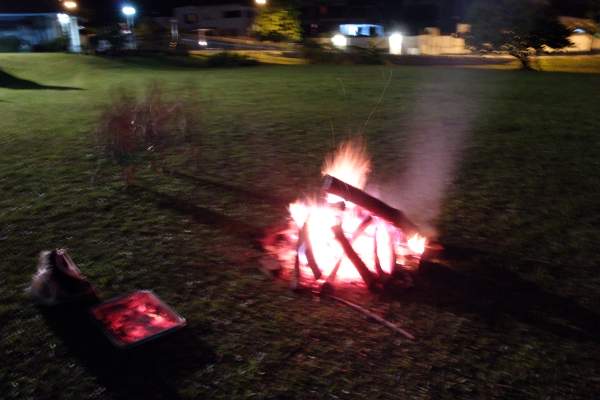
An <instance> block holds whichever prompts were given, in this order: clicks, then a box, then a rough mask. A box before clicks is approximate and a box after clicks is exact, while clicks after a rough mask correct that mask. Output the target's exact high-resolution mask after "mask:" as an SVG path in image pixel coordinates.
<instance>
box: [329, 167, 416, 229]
mask: <svg viewBox="0 0 600 400" xmlns="http://www.w3.org/2000/svg"><path fill="white" fill-rule="evenodd" d="M323 190H324V191H325V192H327V193H330V194H333V195H336V196H338V197H341V198H343V199H344V200H347V201H349V202H352V203H354V204H356V205H357V206H360V207H362V208H364V209H365V210H368V211H370V212H371V213H373V214H375V215H377V216H378V217H380V218H382V219H385V220H386V221H388V222H389V223H391V224H392V225H394V226H396V227H398V228H400V229H402V231H403V232H404V233H405V234H406V235H413V234H415V233H419V228H418V227H417V226H416V225H415V224H414V223H413V222H412V221H410V220H409V219H408V218H407V217H406V215H404V213H403V212H402V211H400V210H398V209H396V208H394V207H391V206H389V205H387V204H385V203H384V202H383V201H381V200H379V199H377V198H375V197H373V196H371V195H370V194H368V193H366V192H364V191H363V190H360V189H359V188H357V187H354V186H352V185H349V184H347V183H346V182H343V181H341V180H339V179H337V178H334V177H333V176H331V175H325V178H324V181H323Z"/></svg>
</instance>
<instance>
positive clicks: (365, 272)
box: [331, 225, 375, 289]
mask: <svg viewBox="0 0 600 400" xmlns="http://www.w3.org/2000/svg"><path fill="white" fill-rule="evenodd" d="M331 229H332V230H333V233H334V235H335V238H336V239H337V241H338V242H339V243H340V245H341V246H342V248H343V249H344V252H345V253H346V257H348V259H349V260H350V261H351V262H352V264H353V265H354V267H356V269H357V271H358V273H359V274H360V276H361V277H362V279H363V281H365V283H366V284H367V286H368V287H369V289H372V288H373V287H374V286H375V277H374V276H373V274H372V273H371V271H370V270H369V268H367V266H366V265H365V263H364V262H363V260H361V258H360V256H359V255H358V254H356V252H355V251H354V248H353V247H352V244H350V242H349V241H348V239H347V238H346V235H344V231H343V230H342V227H341V226H339V225H336V226H334V227H333V228H331Z"/></svg>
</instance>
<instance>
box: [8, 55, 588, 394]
mask: <svg viewBox="0 0 600 400" xmlns="http://www.w3.org/2000/svg"><path fill="white" fill-rule="evenodd" d="M0 66H1V67H2V68H3V69H4V71H5V72H6V73H8V74H10V75H11V76H13V78H14V77H16V78H18V79H11V80H6V79H4V78H3V79H2V80H0V193H2V195H1V196H0V250H1V255H2V256H1V257H0V326H2V333H1V338H0V340H1V341H0V357H1V359H2V363H1V364H0V393H2V397H3V398H7V399H13V398H14V399H22V398H34V399H45V398H48V399H50V398H65V399H71V398H72V399H80V398H99V399H104V398H107V399H112V398H141V397H142V395H141V394H140V393H143V398H152V397H157V398H160V397H161V396H162V397H165V398H166V397H170V398H173V396H174V391H175V392H177V394H178V395H179V396H181V397H182V398H223V399H232V398H260V399H270V398H273V399H274V398H290V399H291V398H306V399H314V398H332V399H336V398H342V399H348V398H353V399H354V398H356V399H359V398H368V399H388V398H423V399H425V398H447V399H456V398H465V399H467V398H469V399H471V398H482V399H484V398H490V399H500V398H511V399H515V398H544V399H545V398H556V399H559V398H560V399H562V398H582V399H587V398H593V397H594V395H595V394H597V393H599V392H600V379H599V378H598V377H599V376H600V346H599V344H598V337H600V335H599V329H598V324H599V322H598V317H597V313H600V278H599V275H598V271H597V266H598V265H599V262H600V256H599V254H598V251H597V249H598V244H599V241H598V237H599V235H598V233H599V228H598V227H599V226H600V220H599V215H600V161H599V160H600V159H599V158H598V154H600V136H599V133H598V132H600V118H598V104H597V103H598V88H599V87H600V75H594V74H571V73H549V72H546V73H524V72H518V71H494V70H475V69H459V68H441V67H421V68H419V67H394V68H390V67H368V66H356V67H352V66H269V67H266V66H261V67H254V68H235V69H223V70H218V69H197V70H196V69H193V68H181V67H176V66H170V65H167V64H164V63H152V64H151V65H144V63H141V62H139V60H137V61H135V60H134V61H129V60H126V59H115V60H110V59H100V58H95V57H89V56H68V55H58V54H44V55H42V54H28V55H15V54H8V55H1V56H0ZM390 72H392V73H393V75H392V79H391V83H390V85H389V87H388V88H387V91H386V93H385V96H384V98H383V101H382V102H381V104H380V105H379V106H378V107H377V112H376V113H375V114H374V115H373V116H372V118H371V119H370V121H369V124H368V126H367V129H366V131H365V135H366V136H367V139H368V142H369V146H370V151H371V153H372V154H373V156H374V160H375V161H374V177H373V180H374V181H377V182H383V183H386V184H393V182H395V179H396V178H397V176H398V175H399V172H400V171H401V170H402V168H403V166H404V165H405V163H406V161H407V159H408V157H409V155H410V154H409V149H408V146H407V145H406V143H407V142H408V140H409V136H410V134H411V133H413V132H414V131H415V130H418V129H419V128H420V127H422V126H427V125H428V124H430V123H432V121H433V122H436V123H440V124H441V126H442V127H444V128H447V129H448V131H449V132H452V131H453V127H455V126H456V125H457V124H461V123H463V122H464V121H469V125H468V127H469V128H468V131H469V135H468V136H467V138H468V140H467V143H466V147H465V152H464V157H463V159H462V162H461V164H460V168H459V170H458V172H457V175H456V177H455V181H454V185H453V186H452V187H451V191H450V192H449V194H448V196H447V197H446V201H445V202H444V205H443V212H442V214H441V216H440V218H439V221H438V222H439V232H440V240H441V241H442V243H444V244H445V245H446V246H447V247H448V249H449V252H448V256H447V257H446V260H445V263H446V264H448V265H449V266H450V269H448V268H446V267H443V266H441V265H434V266H430V267H429V268H427V269H426V271H425V272H424V274H423V277H422V279H421V280H420V281H419V284H418V286H417V287H416V288H415V289H414V290H413V291H410V292H407V293H403V294H402V293H401V294H391V295H387V296H366V297H364V298H363V299H361V300H360V302H361V303H362V304H364V305H365V306H367V307H369V308H371V309H374V310H376V311H377V312H379V313H381V314H382V315H384V316H385V317H386V318H388V319H389V320H391V321H394V322H401V323H402V325H403V327H405V328H406V329H408V330H409V331H411V332H413V333H414V334H415V335H416V336H417V338H418V340H417V341H416V342H408V341H405V340H403V339H402V338H400V337H397V336H394V335H393V334H392V333H391V332H390V331H388V330H387V329H386V328H384V327H382V326H380V325H378V324H374V323H371V322H369V321H365V320H364V319H363V317H362V316H361V315H359V314H357V313H355V312H354V311H352V310H349V309H347V308H345V307H343V306H341V305H339V304H334V303H331V302H330V301H327V300H325V299H324V300H322V301H316V300H314V299H312V298H311V297H310V296H309V295H296V294H293V293H291V292H289V291H288V290H287V288H286V285H285V283H283V282H278V281H275V282H272V281H270V280H268V279H266V278H265V277H264V276H263V275H262V274H261V273H259V272H257V268H256V267H257V265H258V262H257V257H258V256H260V251H259V250H257V249H256V247H254V246H253V243H252V241H251V240H250V238H249V236H248V234H247V233H248V231H250V232H251V233H252V232H261V230H262V229H263V228H265V227H268V226H271V225H273V224H275V223H278V222H281V221H282V219H283V218H285V209H283V207H281V208H274V207H273V206H272V205H270V204H268V203H266V202H264V201H257V200H256V199H254V198H252V197H249V196H247V195H244V194H243V193H241V192H240V191H235V190H231V189H227V188H224V187H222V186H218V185H214V184H210V183H209V182H207V179H206V178H210V179H213V180H215V181H217V182H218V183H219V182H220V183H225V182H226V183H228V184H230V185H233V186H235V187H247V188H250V189H252V190H254V191H258V192H264V193H272V194H273V195H276V196H279V197H282V198H293V197H294V196H296V195H297V194H298V193H304V192H310V191H312V190H314V189H315V188H316V187H317V186H318V184H319V179H320V177H319V172H320V171H319V170H320V164H321V161H322V159H323V157H324V155H325V154H326V153H327V152H328V151H329V150H331V149H332V148H333V146H334V143H335V142H336V141H339V140H341V139H342V138H344V137H346V136H347V135H349V134H351V133H356V132H360V131H361V130H362V127H363V126H364V123H365V121H366V120H367V118H368V116H369V114H370V113H371V110H373V108H374V107H375V106H376V104H377V101H378V99H379V96H380V95H381V93H382V90H383V89H384V88H385V86H386V82H387V80H388V77H389V73H390ZM19 79H20V80H19ZM155 80H157V81H161V82H162V83H163V85H164V87H165V88H166V91H167V93H169V94H170V95H172V96H177V97H182V96H183V97H184V98H189V99H190V100H194V101H195V102H197V103H198V104H199V110H198V111H199V113H200V114H201V118H202V121H203V133H202V147H201V149H200V150H201V155H202V157H201V158H200V159H199V162H198V165H191V162H190V161H189V160H187V159H186V157H185V155H181V154H179V155H175V156H174V157H172V158H171V159H170V162H171V163H172V164H173V166H172V167H173V168H175V169H177V170H182V171H186V172H188V173H190V174H192V175H194V176H196V177H197V178H199V179H198V180H197V181H193V180H182V179H178V178H174V177H168V176H157V175H155V174H153V173H151V172H149V171H142V172H141V173H140V174H139V176H138V178H137V184H136V186H135V187H133V188H129V189H125V188H124V187H123V184H122V181H121V179H120V171H119V169H118V167H117V166H114V165H112V164H109V163H107V162H106V161H105V160H104V161H103V160H101V159H99V158H98V156H97V154H96V152H95V150H94V146H93V140H92V135H91V132H92V130H93V128H94V125H95V120H96V118H97V116H98V115H99V112H100V109H101V107H102V105H104V104H108V103H109V102H110V101H111V92H112V91H114V90H115V88H126V89H127V90H131V91H141V90H143V89H144V87H145V86H146V85H147V84H148V83H149V82H151V81H155ZM23 81H29V83H24V82H23ZM6 82H8V83H6ZM31 82H34V83H36V84H37V86H42V87H41V88H39V87H37V88H34V87H32V86H31V85H32V84H31ZM3 86H7V87H3ZM34 86H35V85H34ZM44 86H46V87H50V88H43V87H44ZM18 87H25V89H18ZM56 87H71V88H80V89H81V90H56V89H57V88H56ZM428 101H429V103H428ZM423 104H429V105H430V106H429V107H423V106H422V105H423ZM457 104H458V105H460V107H458V110H460V111H459V112H456V109H457ZM419 105H421V106H419ZM449 110H453V111H452V112H449ZM422 156H423V157H425V158H427V157H429V158H432V161H433V158H435V157H437V156H438V155H435V154H423V155H422ZM99 165H100V168H98V166H99ZM174 200H176V201H174ZM182 204H183V205H185V206H181V205H182ZM232 223H233V224H232ZM231 226H234V227H238V226H240V227H241V226H243V227H244V229H245V230H241V229H240V230H236V229H231ZM57 246H66V247H69V248H70V249H71V253H72V255H73V257H74V258H75V260H76V261H77V262H78V263H79V265H80V267H81V269H82V270H83V271H84V273H85V274H86V275H87V276H88V277H89V278H90V280H91V281H92V282H94V284H95V285H96V286H97V287H98V289H99V291H100V292H101V294H102V297H103V298H109V297H111V296H114V295H117V294H121V293H124V292H127V291H131V290H134V289H139V288H150V289H153V290H155V291H156V292H157V293H158V294H159V295H160V296H161V297H162V298H164V299H165V300H166V301H167V302H169V303H170V304H172V305H173V306H174V307H175V308H176V309H177V310H178V311H179V312H180V313H182V314H183V315H184V316H185V317H186V318H187V319H188V322H189V325H190V326H189V328H188V329H187V332H186V333H185V335H186V336H184V337H183V338H181V339H180V340H179V341H178V342H177V343H175V344H174V347H175V348H176V349H178V350H177V351H176V354H175V355H165V354H162V355H160V356H159V357H158V358H157V359H152V358H151V359H150V360H146V359H144V360H145V361H144V362H145V365H144V367H145V369H140V370H135V369H132V370H122V369H119V365H111V364H108V365H104V364H101V363H100V365H99V364H98V363H97V362H96V361H95V360H89V359H88V358H87V356H85V355H83V356H82V355H81V354H82V353H81V352H80V351H76V350H74V349H73V347H72V346H71V345H70V344H69V342H68V341H65V340H63V339H61V336H60V335H58V334H57V332H56V330H55V329H52V328H51V325H52V324H51V320H50V321H48V320H46V319H44V318H42V317H41V316H40V311H39V310H38V309H37V308H35V307H34V306H33V305H32V304H31V302H30V300H29V299H28V298H27V296H26V295H25V294H24V289H25V288H26V286H27V284H28V281H29V278H30V276H31V274H32V272H33V271H34V267H35V262H36V255H37V253H38V251H40V250H41V249H47V248H52V247H57ZM453 271H454V272H453ZM172 349H173V347H171V350H172ZM84 354H85V353H84ZM159 354H160V353H159ZM133 365H135V364H133ZM116 371H118V372H116ZM146 374H149V375H146ZM116 375H125V378H124V377H123V376H121V377H120V378H122V379H124V381H123V380H119V379H118V378H119V376H116ZM144 387H146V388H150V389H149V390H148V391H146V390H144Z"/></svg>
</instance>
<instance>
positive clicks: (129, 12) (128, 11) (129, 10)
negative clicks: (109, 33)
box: [121, 5, 137, 31]
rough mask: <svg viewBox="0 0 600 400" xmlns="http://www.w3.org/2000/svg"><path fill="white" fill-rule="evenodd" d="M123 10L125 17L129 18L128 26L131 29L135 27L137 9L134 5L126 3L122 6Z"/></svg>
mask: <svg viewBox="0 0 600 400" xmlns="http://www.w3.org/2000/svg"><path fill="white" fill-rule="evenodd" d="M121 12H122V13H123V15H125V18H127V28H128V29H129V30H130V31H131V30H132V29H133V19H134V17H135V14H137V10H136V9H135V7H133V6H130V5H126V6H123V7H122V8H121Z"/></svg>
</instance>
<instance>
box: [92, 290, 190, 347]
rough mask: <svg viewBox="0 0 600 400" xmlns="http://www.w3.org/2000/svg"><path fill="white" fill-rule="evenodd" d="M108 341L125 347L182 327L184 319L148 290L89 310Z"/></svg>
mask: <svg viewBox="0 0 600 400" xmlns="http://www.w3.org/2000/svg"><path fill="white" fill-rule="evenodd" d="M91 312H92V315H93V316H94V318H96V320H98V322H99V323H100V324H101V325H102V327H103V328H104V331H105V332H106V334H107V336H108V338H109V339H110V340H111V341H112V342H113V343H114V344H116V345H117V346H120V347H124V346H130V345H134V344H138V343H141V342H143V341H147V340H149V339H152V338H155V337H157V336H159V335H162V334H164V333H167V332H169V331H172V330H174V329H176V328H181V327H183V326H184V325H185V320H184V319H183V318H182V317H180V316H179V315H178V314H177V313H175V312H174V311H173V310H171V309H170V308H169V307H168V306H167V305H166V304H164V303H163V302H162V301H161V300H160V299H159V298H158V297H156V296H155V295H154V294H153V293H152V292H149V291H139V292H135V293H132V294H129V295H126V296H123V297H119V298H117V299H114V300H109V301H107V302H105V303H102V304H100V305H99V306H96V307H94V308H92V310H91Z"/></svg>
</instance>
